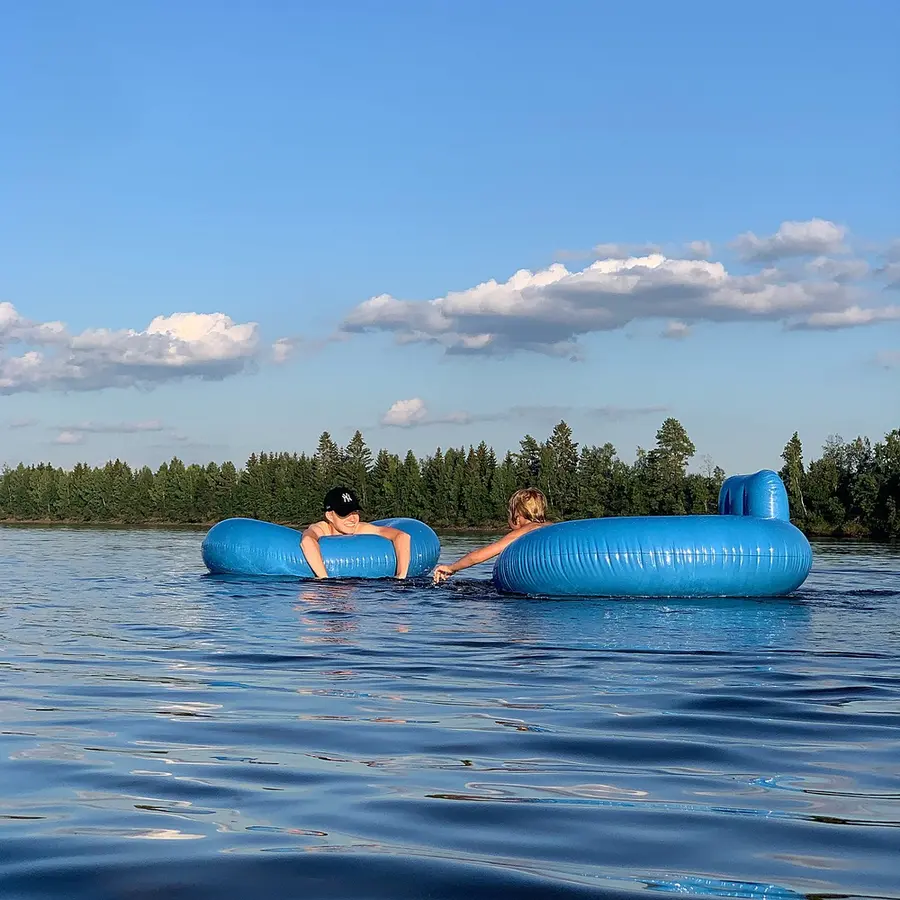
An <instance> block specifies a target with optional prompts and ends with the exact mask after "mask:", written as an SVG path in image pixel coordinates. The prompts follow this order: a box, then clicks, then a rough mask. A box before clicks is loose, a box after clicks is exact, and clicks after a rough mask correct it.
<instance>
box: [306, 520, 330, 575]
mask: <svg viewBox="0 0 900 900" xmlns="http://www.w3.org/2000/svg"><path fill="white" fill-rule="evenodd" d="M300 549H301V550H302V551H303V555H304V556H305V557H306V561H307V562H308V563H309V567H310V568H311V569H312V570H313V574H314V575H315V576H316V578H327V577H328V572H327V571H326V569H325V563H324V561H323V560H322V549H321V547H319V529H318V528H317V527H316V526H315V525H310V526H309V528H307V529H306V531H304V532H303V537H302V538H301V539H300Z"/></svg>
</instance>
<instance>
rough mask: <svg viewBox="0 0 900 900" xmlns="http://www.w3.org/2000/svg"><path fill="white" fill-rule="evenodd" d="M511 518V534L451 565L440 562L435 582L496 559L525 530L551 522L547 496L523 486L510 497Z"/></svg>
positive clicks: (434, 577)
mask: <svg viewBox="0 0 900 900" xmlns="http://www.w3.org/2000/svg"><path fill="white" fill-rule="evenodd" d="M507 521H508V523H509V534H507V535H505V536H504V537H502V538H500V540H499V541H494V543H493V544H488V545H487V546H486V547H481V548H480V549H478V550H473V551H472V552H471V553H467V554H466V555H465V556H463V557H462V558H461V559H458V560H457V561H456V562H455V563H451V564H450V565H449V566H437V567H436V568H435V570H434V575H433V581H434V584H440V583H441V582H442V581H446V579H448V578H449V577H450V576H451V575H453V574H455V573H456V572H459V571H460V569H468V568H469V566H476V565H478V563H482V562H485V561H486V560H489V559H493V558H494V557H495V556H498V555H499V554H500V553H501V551H503V550H505V549H506V548H507V547H508V546H509V545H510V544H511V543H512V542H513V541H515V540H517V539H518V538H520V537H522V535H523V534H528V532H529V531H534V530H535V529H536V528H543V527H544V525H547V524H549V523H548V522H547V498H546V497H545V496H544V495H543V493H542V492H541V491H539V490H538V489H537V488H522V490H520V491H516V492H515V493H514V494H513V495H512V497H510V498H509V516H508V519H507Z"/></svg>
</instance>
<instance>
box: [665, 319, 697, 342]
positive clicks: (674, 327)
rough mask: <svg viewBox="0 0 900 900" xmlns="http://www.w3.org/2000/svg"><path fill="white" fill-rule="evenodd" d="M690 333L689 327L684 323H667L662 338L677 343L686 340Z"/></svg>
mask: <svg viewBox="0 0 900 900" xmlns="http://www.w3.org/2000/svg"><path fill="white" fill-rule="evenodd" d="M690 333H691V326H690V325H686V324H685V323H684V322H669V324H668V325H666V330H665V331H664V332H663V335H662V336H663V337H664V338H668V339H669V340H672V341H677V340H682V339H683V338H686V337H687V336H688V335H689V334H690Z"/></svg>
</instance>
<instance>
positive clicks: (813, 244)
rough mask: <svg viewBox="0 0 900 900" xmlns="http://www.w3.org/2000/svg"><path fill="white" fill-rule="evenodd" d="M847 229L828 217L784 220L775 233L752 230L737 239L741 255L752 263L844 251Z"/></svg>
mask: <svg viewBox="0 0 900 900" xmlns="http://www.w3.org/2000/svg"><path fill="white" fill-rule="evenodd" d="M846 236H847V229H846V228H844V227H843V226H842V225H836V224H835V223H834V222H829V221H827V220H826V219H810V220H809V221H807V222H782V223H781V227H780V228H779V229H778V231H776V232H775V234H771V235H768V236H766V237H757V236H756V235H755V234H754V233H753V232H752V231H748V232H746V234H742V235H740V236H739V237H738V238H737V239H736V240H735V241H734V244H733V246H734V248H735V249H736V250H737V252H738V254H739V255H740V256H741V257H742V258H743V259H745V260H747V261H750V262H774V261H775V260H778V259H790V258H791V257H795V256H814V255H817V254H819V255H822V254H828V253H842V252H844V250H845V247H844V238H845V237H846Z"/></svg>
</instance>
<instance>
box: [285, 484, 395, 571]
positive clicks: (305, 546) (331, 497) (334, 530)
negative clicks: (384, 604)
mask: <svg viewBox="0 0 900 900" xmlns="http://www.w3.org/2000/svg"><path fill="white" fill-rule="evenodd" d="M323 506H324V510H325V520H324V521H322V522H316V523H315V524H314V525H310V526H309V528H307V529H306V531H304V532H303V538H302V539H301V541H300V549H301V550H302V551H303V555H304V556H305V557H306V561H307V562H308V563H309V567H310V568H311V569H312V570H313V573H314V574H315V576H316V578H327V577H328V572H327V571H326V570H325V563H324V562H323V561H322V550H321V548H320V547H319V538H323V537H337V536H338V535H353V534H377V535H378V536H379V537H383V538H387V539H388V540H389V541H390V542H391V543H392V544H393V545H394V553H395V554H396V556H397V571H396V573H395V576H394V577H396V578H406V573H407V572H408V571H409V557H410V546H409V545H410V539H409V535H408V534H407V533H406V532H405V531H401V530H400V529H399V528H388V527H386V526H384V525H372V524H370V523H369V522H361V521H360V519H359V512H360V506H359V500H358V499H357V497H356V494H354V493H353V491H351V490H350V489H349V488H345V487H333V488H332V489H331V490H330V491H329V492H328V493H327V494H326V495H325V502H324V504H323Z"/></svg>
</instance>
